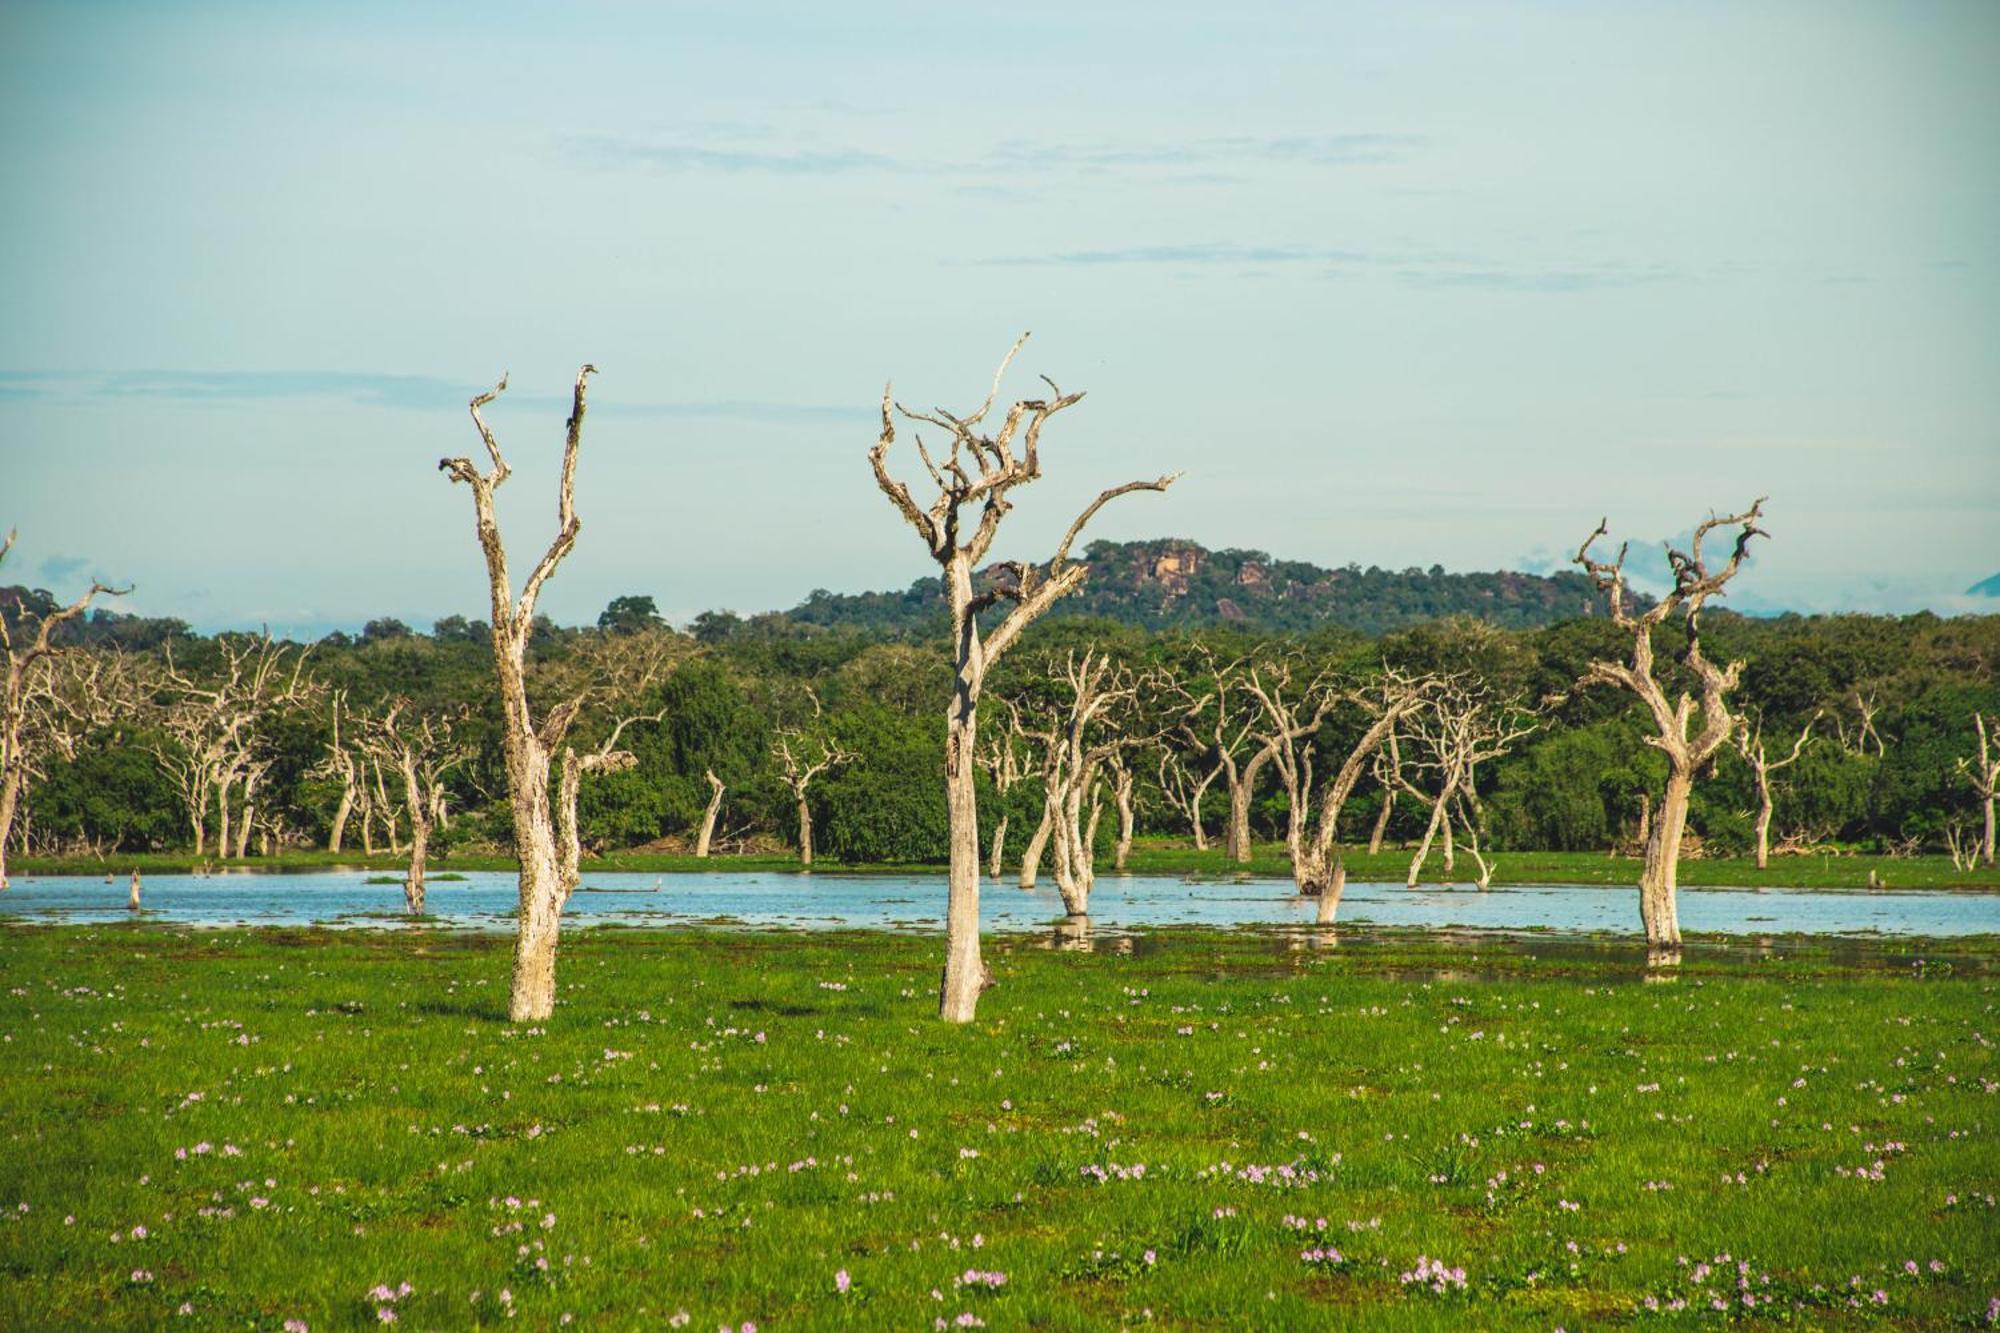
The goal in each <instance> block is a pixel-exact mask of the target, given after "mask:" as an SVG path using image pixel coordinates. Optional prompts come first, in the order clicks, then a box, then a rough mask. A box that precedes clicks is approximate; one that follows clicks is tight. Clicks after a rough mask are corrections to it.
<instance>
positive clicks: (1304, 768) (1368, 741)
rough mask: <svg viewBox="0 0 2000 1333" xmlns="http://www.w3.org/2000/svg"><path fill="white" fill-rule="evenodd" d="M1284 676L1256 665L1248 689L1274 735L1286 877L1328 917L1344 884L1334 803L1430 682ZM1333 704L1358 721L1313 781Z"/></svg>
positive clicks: (1342, 799) (1340, 804) (1396, 675)
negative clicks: (1288, 806) (1299, 685)
mask: <svg viewBox="0 0 2000 1333" xmlns="http://www.w3.org/2000/svg"><path fill="white" fill-rule="evenodd" d="M1288 680H1289V678H1288V676H1285V675H1281V674H1280V673H1279V672H1277V671H1274V670H1268V669H1266V670H1260V671H1258V672H1254V673H1253V674H1252V676H1251V690H1252V692H1253V693H1254V694H1255V695H1256V697H1257V700H1258V702H1259V704H1260V705H1261V706H1262V708H1263V709H1264V713H1265V716H1266V728H1267V729H1266V733H1265V734H1266V736H1267V738H1268V739H1270V740H1272V741H1275V742H1276V755H1277V757H1276V759H1275V761H1274V762H1275V763H1276V764H1277V768H1278V775H1279V777H1280V778H1281V779H1283V780H1284V782H1285V788H1286V792H1287V793H1288V794H1289V795H1291V798H1292V805H1293V809H1292V812H1291V814H1290V815H1289V817H1288V818H1287V820H1286V845H1287V849H1288V851H1289V852H1290V854H1291V861H1292V882H1293V883H1294V884H1295V885H1297V887H1298V891H1299V893H1300V894H1302V895H1305V896H1309V897H1317V898H1318V899H1319V905H1318V911H1317V917H1318V920H1319V922H1320V923H1321V924H1322V925H1329V924H1331V923H1332V922H1333V921H1334V919H1335V917H1336V916H1337V915H1338V913H1339V910H1340V895H1341V892H1342V891H1343V890H1344V889H1345V888H1346V887H1347V864H1346V859H1345V857H1344V856H1342V855H1341V852H1340V849H1339V830H1340V815H1341V811H1342V809H1343V808H1344V807H1345V806H1346V804H1347V800H1348V798H1349V797H1350V796H1352V795H1353V794H1354V788H1355V785H1356V784H1357V783H1358V782H1360V780H1361V774H1362V771H1363V770H1364V769H1365V768H1367V766H1368V764H1369V762H1370V761H1371V760H1372V759H1373V758H1374V756H1375V753H1376V751H1377V750H1378V749H1379V748H1380V747H1381V746H1382V745H1383V743H1384V742H1385V741H1386V740H1387V739H1388V736H1389V733H1390V732H1392V731H1394V730H1395V729H1396V727H1397V726H1398V725H1399V724H1401V723H1402V721H1403V719H1405V718H1406V717H1408V716H1409V715H1410V714H1411V713H1412V712H1414V711H1415V710H1416V709H1418V708H1419V707H1421V706H1422V705H1423V703H1424V700H1425V698H1426V696H1427V695H1428V694H1429V692H1430V690H1431V689H1432V688H1433V682H1432V681H1431V680H1430V679H1429V678H1412V677H1409V676H1405V675H1403V674H1402V673H1400V672H1395V671H1385V672H1384V673H1383V674H1382V676H1381V677H1380V678H1379V679H1378V680H1376V681H1375V682H1374V683H1372V684H1371V685H1369V686H1367V687H1365V688H1356V687H1342V686H1339V685H1337V684H1335V683H1334V682H1332V681H1331V680H1330V679H1328V678H1326V677H1324V676H1322V677H1318V678H1315V679H1314V680H1313V681H1312V682H1310V683H1309V684H1308V685H1307V686H1306V687H1305V688H1303V689H1297V690H1288V689H1286V688H1285V686H1286V684H1288ZM1340 708H1346V709H1349V710H1351V711H1353V712H1355V713H1358V714H1360V715H1361V720H1362V721H1363V722H1365V723H1366V725H1365V726H1364V727H1363V728H1362V731H1361V734H1360V736H1359V738H1358V739H1356V740H1355V742H1354V744H1353V745H1352V746H1351V747H1350V748H1349V749H1348V751H1347V753H1346V755H1345V756H1343V757H1341V758H1340V763H1339V766H1338V767H1337V768H1335V769H1334V770H1333V773H1332V776H1331V777H1330V778H1329V779H1328V780H1327V781H1326V782H1325V783H1324V784H1323V785H1321V786H1318V787H1315V785H1314V781H1313V768H1314V764H1315V761H1316V759H1317V757H1318V750H1319V745H1320V741H1319V732H1320V728H1321V726H1322V725H1324V724H1325V723H1326V721H1327V720H1328V719H1329V718H1330V717H1331V716H1332V715H1333V713H1334V711H1335V710H1336V709H1340ZM1308 830H1310V832H1308Z"/></svg>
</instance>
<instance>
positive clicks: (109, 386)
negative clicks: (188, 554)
mask: <svg viewBox="0 0 2000 1333" xmlns="http://www.w3.org/2000/svg"><path fill="white" fill-rule="evenodd" d="M490 387H492V386H490V385H486V384H470V383H460V382H457V381H453V380H447V379H440V378H436V377H432V376H426V375H379V374H369V373H365V372H350V371H324V370H299V371H259V370H239V371H191V370H140V371H121V372H115V373H110V374H90V373H80V372H59V371H58V372H41V371H18V370H17V371H0V399H6V398H37V399H44V400H47V399H56V400H63V399H67V400H69V401H83V402H105V401H116V400H120V399H134V398H141V399H155V400H159V401H162V402H173V403H196V404H198V403H216V404H222V403H245V402H270V401H281V400H310V399H331V400H335V401H341V402H349V403H357V404H360V405H362V406H366V407H384V408H392V409H396V410H399V411H418V412H428V411H451V412H458V411H463V410H464V408H465V405H466V403H467V402H469V401H470V400H471V399H472V397H473V395H475V394H477V393H480V392H482V391H483V390H485V389H487V388H490ZM508 401H509V402H510V403H511V404H514V405H517V406H525V407H535V408H547V409H549V410H553V411H566V410H567V409H568V407H569V399H568V397H567V396H566V395H551V394H540V395H537V394H516V395H510V396H509V399H508ZM591 411H592V413H593V414H601V415H605V416H646V417H696V418H711V419H732V420H779V421H784V420H814V421H845V420H856V419H864V418H866V417H867V416H868V413H869V408H868V405H867V404H865V403H862V404H857V405H847V406H842V405H836V404H828V403H788V402H778V401H772V400H762V399H750V398H720V399H709V400H682V401H670V402H630V401H622V402H621V401H620V400H619V399H618V398H617V397H616V395H608V396H601V397H600V399H599V400H598V401H597V402H596V403H594V404H593V405H592V408H591Z"/></svg>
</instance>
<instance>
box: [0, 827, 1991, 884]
mask: <svg viewBox="0 0 2000 1333" xmlns="http://www.w3.org/2000/svg"><path fill="white" fill-rule="evenodd" d="M197 865H200V866H206V867H211V868H214V867H224V866H232V867H240V868H243V869H249V870H279V871H286V870H326V869H330V868H333V867H336V866H339V867H353V868H364V867H365V868H368V869H372V870H380V871H385V872H386V871H396V870H400V869H401V868H402V860H401V858H398V857H393V856H388V855H377V856H372V857H369V856H363V855H361V854H360V853H359V852H344V853H342V854H341V855H339V856H329V855H328V854H326V853H325V852H296V851H295V852H286V853H284V854H283V855H282V856H276V857H268V858H266V857H251V858H248V859H246V860H240V861H239V860H220V859H216V858H213V857H211V858H208V859H206V860H201V861H197V859H196V858H194V857H192V856H189V855H188V854H187V853H185V852H160V853H146V854H141V855H136V856H114V857H112V858H110V859H108V860H102V861H100V860H97V859H95V858H87V857H25V858H16V859H15V862H14V864H13V873H14V874H15V875H16V876H21V875H30V876H32V875H54V874H71V875H102V874H104V873H105V872H106V871H107V870H109V871H113V872H117V873H130V872H131V870H132V869H133V868H134V867H135V866H136V867H137V868H138V869H140V870H142V871H145V872H147V873H149V874H178V873H185V872H188V871H190V870H193V869H195V868H196V867H197ZM1347 865H1348V874H1349V876H1350V877H1351V878H1354V879H1357V880H1390V881H1400V880H1401V879H1402V878H1403V876H1404V874H1405V873H1406V872H1407V871H1408V869H1409V865H1410V852H1408V851H1384V852H1382V853H1380V854H1379V855H1376V856H1369V855H1368V854H1367V853H1365V852H1354V853H1350V854H1349V856H1348V858H1347ZM1497 865H1498V869H1497V871H1496V872H1495V874H1494V877H1493V882H1494V883H1496V884H1604V885H1615V886H1620V887H1629V886H1631V885H1633V884H1636V883H1637V882H1638V877H1639V862H1638V860H1637V858H1635V857H1612V856H1606V855H1605V854H1604V853H1603V852H1502V853H1500V854H1499V856H1498V858H1497ZM585 866H586V868H587V869H589V870H597V871H632V872H636V873H643V874H655V875H658V874H667V873H671V872H681V871H685V872H695V871H745V870H768V871H777V872H791V871H796V870H798V868H799V863H798V860H797V858H796V857H793V856H790V855H757V856H713V857H709V858H707V859H705V860H704V859H697V858H696V857H693V856H687V855H677V854H674V853H667V852H611V853H607V854H605V855H603V856H596V857H589V858H586V861H585ZM1099 866H1100V868H1103V869H1108V868H1109V866H1110V860H1109V854H1108V851H1107V853H1106V855H1105V856H1103V857H1100V858H1099ZM431 868H432V870H433V871H434V872H435V871H440V870H442V871H465V870H512V869H513V868H514V863H513V861H511V860H510V859H508V858H507V857H505V856H496V855H474V854H461V855H457V856H451V857H434V858H433V859H432V862H431ZM939 868H940V867H937V866H924V865H847V866H843V865H840V864H838V863H835V862H831V861H827V860H824V859H822V860H821V861H820V862H819V863H818V865H817V866H816V867H815V869H816V872H817V873H822V874H838V873H840V872H842V871H854V872H864V871H895V872H906V871H911V870H926V869H928V870H935V869H939ZM1130 869H1131V870H1132V871H1133V872H1134V873H1136V874H1144V875H1213V876H1222V875H1233V874H1241V873H1245V872H1247V873H1250V874H1255V875H1289V874H1290V873H1291V866H1290V863H1289V862H1287V861H1286V860H1285V849H1284V846H1283V845H1282V844H1280V843H1260V844H1259V845H1258V846H1257V848H1256V852H1255V856H1254V857H1253V859H1252V860H1251V861H1250V863H1249V864H1248V865H1247V866H1242V865H1238V864H1237V863H1235V862H1233V861H1231V860H1229V859H1228V858H1227V857H1225V856H1224V855H1223V853H1222V852H1221V850H1220V849H1218V848H1210V849H1209V850H1207V851H1201V852H1198V851H1196V850H1195V849H1194V848H1193V847H1192V846H1190V845H1189V844H1187V843H1186V842H1184V841H1176V840H1173V839H1168V838H1153V839H1142V840H1140V841H1139V842H1138V843H1137V844H1136V845H1135V846H1134V847H1133V850H1132V859H1131V866H1130ZM1473 871H1474V865H1473V863H1472V860H1471V858H1469V857H1461V858H1460V859H1459V862H1458V877H1457V878H1458V881H1459V882H1460V883H1470V882H1471V879H1470V876H1471V875H1472V874H1473ZM1871 871H1872V872H1874V874H1875V875H1876V876H1877V877H1878V879H1879V880H1881V881H1883V882H1884V883H1886V884H1887V886H1888V888H1889V889H1891V890H1892V891H1893V890H1895V889H1984V890H1994V889H2000V869H1995V868H1994V867H1991V866H1981V867H1979V868H1978V869H1976V870H1973V871H1970V872H1967V871H1961V870H1957V869H1954V868H1953V866H1952V864H1951V861H1950V858H1948V857H1943V856H1901V857H1890V856H1870V855H1861V854H1856V855H1851V856H1830V855H1829V856H1788V857H1777V858H1774V859H1773V861H1772V862H1771V866H1770V868H1769V869H1768V870H1759V869H1757V866H1756V863H1755V862H1754V861H1752V860H1750V859H1749V858H1747V857H1714V858H1708V859H1703V860H1695V861H1683V862H1681V883H1683V884H1686V885H1688V886H1690V887H1702V886H1726V887H1759V886H1761V887H1769V888H1780V887H1785V888H1811V889H1865V888H1867V887H1868V876H1869V873H1870V872H1871ZM1443 873H1444V872H1443V867H1442V862H1441V860H1440V858H1439V856H1438V854H1437V853H1436V852H1433V853H1432V855H1431V860H1430V865H1429V867H1428V872H1427V874H1426V876H1425V879H1426V881H1427V882H1428V881H1432V880H1437V879H1440V878H1442V877H1443Z"/></svg>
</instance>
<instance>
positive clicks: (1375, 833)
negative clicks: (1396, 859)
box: [1368, 727, 1404, 856]
mask: <svg viewBox="0 0 2000 1333" xmlns="http://www.w3.org/2000/svg"><path fill="white" fill-rule="evenodd" d="M1373 767H1374V770H1375V781H1376V782H1378V783H1379V784H1381V787H1382V806H1381V808H1380V809H1379V810H1377V811H1376V812H1375V827H1374V828H1372V829H1370V830H1369V832H1368V854H1369V855H1370V856H1374V855H1376V854H1377V853H1378V852H1380V851H1381V850H1382V839H1383V838H1384V837H1385V836H1387V835H1388V832H1389V820H1390V817H1391V816H1393V815H1394V814H1395V813H1396V793H1397V792H1399V791H1401V790H1402V788H1403V784H1404V778H1403V749H1402V742H1401V740H1400V739H1399V738H1398V737H1397V734H1396V731H1395V729H1394V728H1393V727H1392V728H1390V731H1389V736H1388V739H1387V740H1386V741H1385V742H1384V743H1383V746H1382V748H1381V749H1380V750H1377V751H1376V752H1375V759H1374V763H1373Z"/></svg>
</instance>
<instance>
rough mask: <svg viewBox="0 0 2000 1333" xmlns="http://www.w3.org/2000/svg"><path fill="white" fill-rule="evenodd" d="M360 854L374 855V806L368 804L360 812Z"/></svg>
mask: <svg viewBox="0 0 2000 1333" xmlns="http://www.w3.org/2000/svg"><path fill="white" fill-rule="evenodd" d="M361 854H362V855H363V856H373V855H375V808H374V807H373V806H369V807H367V808H366V809H364V810H362V812H361Z"/></svg>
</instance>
